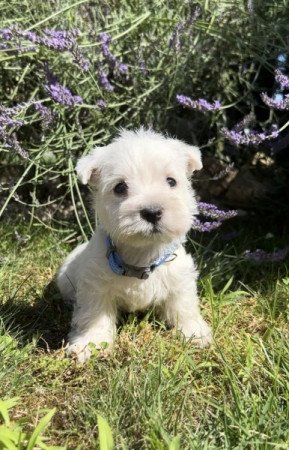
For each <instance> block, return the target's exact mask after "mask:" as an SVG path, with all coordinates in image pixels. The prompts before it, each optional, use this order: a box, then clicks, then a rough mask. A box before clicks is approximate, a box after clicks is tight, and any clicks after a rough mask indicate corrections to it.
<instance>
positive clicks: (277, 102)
mask: <svg viewBox="0 0 289 450" xmlns="http://www.w3.org/2000/svg"><path fill="white" fill-rule="evenodd" d="M261 98H262V100H263V102H264V103H265V105H267V106H269V108H273V109H278V110H280V111H284V110H288V109H289V94H286V95H285V96H283V95H281V96H280V97H279V96H278V97H277V96H276V98H275V99H273V98H271V97H269V96H268V95H267V94H266V92H262V93H261Z"/></svg>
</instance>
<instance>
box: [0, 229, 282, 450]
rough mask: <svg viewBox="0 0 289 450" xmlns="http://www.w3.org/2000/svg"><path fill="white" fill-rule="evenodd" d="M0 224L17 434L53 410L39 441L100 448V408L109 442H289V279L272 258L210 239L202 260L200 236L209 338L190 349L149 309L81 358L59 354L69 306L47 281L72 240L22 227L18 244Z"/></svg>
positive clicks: (5, 368)
mask: <svg viewBox="0 0 289 450" xmlns="http://www.w3.org/2000/svg"><path fill="white" fill-rule="evenodd" d="M1 228H2V229H1V236H2V239H1V251H0V254H1V256H2V260H3V261H2V266H1V271H0V277H1V278H0V286H1V287H0V294H1V310H0V311H1V316H2V321H1V327H0V352H1V358H0V391H1V397H2V398H4V399H8V398H13V397H15V396H17V397H19V399H20V400H19V401H18V403H17V405H16V406H15V407H14V408H13V409H12V410H11V411H10V414H11V415H12V418H14V420H16V421H19V420H22V419H23V418H25V425H24V428H25V431H26V432H28V433H29V432H31V430H33V429H34V428H35V426H36V424H37V421H38V420H39V414H40V416H41V417H42V415H43V410H45V411H47V410H50V409H53V408H56V413H55V415H54V417H53V418H52V421H51V424H50V426H49V427H48V428H47V429H46V431H45V436H46V437H47V439H48V440H47V441H46V444H47V445H48V444H49V445H58V446H65V447H67V448H68V449H85V450H87V449H94V448H99V444H98V415H99V414H100V415H101V416H102V417H103V418H105V419H106V420H107V422H108V424H109V425H110V427H111V430H112V433H113V439H114V443H115V448H118V449H138V448H141V449H156V450H162V449H169V448H170V449H177V448H180V449H247V448H248V449H276V448H277V449H278V448H280V449H288V448H289V431H288V420H289V408H288V399H289V340H288V337H289V336H288V334H289V333H288V316H289V309H288V298H289V278H288V276H287V275H286V270H285V269H283V268H282V266H281V265H279V267H277V268H274V266H269V267H268V265H267V267H265V268H264V267H263V268H254V267H251V271H250V270H248V263H246V264H245V263H244V262H243V263H242V262H241V263H240V262H239V260H240V259H239V258H237V257H236V256H234V251H235V252H236V249H237V247H238V245H240V241H239V243H238V242H237V243H236V245H234V246H232V245H230V248H226V246H224V248H225V250H223V251H222V252H221V251H219V252H218V251H216V250H215V249H214V247H213V246H212V247H211V252H212V253H211V258H208V257H207V258H206V252H204V249H202V245H203V244H204V242H203V243H202V245H201V244H200V243H199V244H198V245H196V248H197V258H198V259H199V261H200V264H201V269H202V270H203V269H204V270H205V272H207V274H205V272H204V274H203V276H202V277H201V279H200V291H201V296H202V305H203V312H204V315H205V316H206V317H207V319H208V320H209V321H210V322H211V324H212V325H213V328H214V335H215V342H214V345H213V346H212V347H211V348H210V349H206V350H198V349H197V348H195V347H194V346H193V345H192V344H191V343H185V342H183V341H182V340H181V338H180V337H179V336H177V335H176V334H175V333H174V331H171V330H167V329H165V327H164V326H163V324H160V323H159V322H158V321H157V319H156V318H155V317H154V314H153V313H152V312H148V313H147V315H144V316H138V317H136V316H135V315H129V316H128V317H127V318H126V320H125V321H124V323H123V325H122V326H121V327H120V330H119V335H118V337H117V341H116V344H115V348H114V351H113V353H112V355H111V356H110V357H106V358H104V357H101V358H100V357H98V356H97V354H96V355H94V356H93V357H92V359H91V360H90V361H89V363H88V364H86V365H85V366H79V365H77V364H76V363H75V362H74V361H71V360H69V359H67V358H65V355H64V351H63V342H64V339H65V336H66V333H67V331H68V328H69V318H70V312H69V311H68V310H67V309H66V308H65V307H64V306H63V305H62V303H61V300H60V297H59V294H58V293H57V290H56V288H55V286H53V283H51V282H52V281H53V276H54V274H55V271H56V270H57V267H58V265H59V264H60V262H61V261H62V259H63V257H64V255H65V254H66V253H67V252H68V251H69V248H70V247H69V246H68V245H67V244H61V242H60V235H59V234H55V233H53V232H47V231H45V232H43V229H41V228H32V229H30V230H29V234H30V239H29V240H28V241H27V242H26V244H23V243H20V242H19V241H18V240H17V239H15V237H14V231H13V228H12V225H9V224H6V225H4V224H3V225H2V226H1ZM19 232H21V233H22V234H26V233H27V232H28V231H27V230H26V229H23V228H22V229H21V230H20V231H19ZM244 233H245V234H246V230H244ZM215 241H216V239H215ZM73 245H75V244H73ZM206 248H207V249H208V248H209V246H207V247H206ZM215 248H216V245H215ZM234 249H235V250H234ZM206 260H207V261H209V262H210V267H209V270H206ZM222 266H224V268H227V269H226V270H224V273H223V274H221V270H220V267H222ZM202 273H203V272H202ZM254 274H255V275H254ZM249 275H250V276H249ZM228 280H229V281H228ZM248 280H249V281H248ZM247 281H248V282H247ZM4 448H5V447H4Z"/></svg>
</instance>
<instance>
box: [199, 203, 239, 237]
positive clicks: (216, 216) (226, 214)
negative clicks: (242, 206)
mask: <svg viewBox="0 0 289 450" xmlns="http://www.w3.org/2000/svg"><path fill="white" fill-rule="evenodd" d="M198 210H199V214H200V215H201V216H204V217H208V218H209V219H213V220H212V221H210V222H208V221H204V220H200V219H199V218H197V217H194V219H193V224H192V228H193V229H194V230H196V231H200V232H205V233H207V232H210V231H213V230H215V229H216V228H219V226H221V225H222V222H223V221H224V220H227V219H231V218H232V217H235V216H236V215H237V211H234V210H230V211H222V210H220V209H219V208H218V207H217V206H216V205H212V204H211V203H205V202H198Z"/></svg>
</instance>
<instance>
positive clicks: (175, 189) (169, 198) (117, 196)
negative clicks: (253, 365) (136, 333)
mask: <svg viewBox="0 0 289 450" xmlns="http://www.w3.org/2000/svg"><path fill="white" fill-rule="evenodd" d="M201 167H202V161H201V154H200V151H199V149H198V148H197V147H193V146H190V145H187V144H185V143H183V142H181V141H179V140H176V139H172V138H167V137H164V136H163V135H161V134H158V133H155V132H153V131H152V130H144V129H140V130H137V131H122V132H121V133H120V135H119V137H117V138H116V139H114V140H113V141H112V143H111V144H109V145H107V146H106V147H97V148H95V149H94V150H93V151H92V152H91V153H90V154H89V155H87V156H83V157H82V158H80V160H79V161H78V163H77V166H76V171H77V173H78V176H79V178H80V181H81V182H82V183H83V184H87V183H89V184H90V185H91V186H92V187H93V205H94V208H95V212H96V223H99V225H97V226H96V229H95V233H94V235H93V236H92V238H91V240H90V241H89V242H86V243H84V244H81V245H79V246H78V247H77V248H76V249H75V250H73V251H72V252H71V253H70V254H69V255H68V257H67V259H66V260H65V262H64V264H63V265H62V267H61V268H60V271H59V273H58V277H57V283H58V287H59V289H60V291H61V294H62V296H63V298H64V300H66V301H71V302H73V304H74V311H73V319H72V329H71V332H70V334H69V344H68V349H67V352H68V354H74V355H75V356H76V358H77V359H78V360H79V361H80V362H84V361H85V360H86V359H88V358H89V357H90V350H89V346H88V344H89V343H93V344H95V345H96V347H98V348H100V347H101V346H102V345H103V343H104V342H106V343H108V344H109V345H111V344H112V343H113V340H114V337H115V334H116V322H117V318H118V314H119V312H120V311H123V310H125V311H139V310H144V309H146V308H148V307H149V306H152V305H153V306H155V307H156V310H157V311H158V312H159V314H160V316H161V318H162V319H163V320H165V321H166V322H167V324H168V325H170V326H175V327H177V329H179V330H180V331H181V332H182V333H183V335H184V336H185V337H186V338H188V339H190V338H192V339H193V340H194V341H195V342H196V343H197V344H198V345H199V346H201V347H204V346H207V345H209V344H210V342H211V340H212V334H211V330H210V327H209V326H208V325H207V323H206V322H205V321H204V319H203V318H202V316H201V314H200V310H199V305H198V296H197V288H196V279H197V275H198V273H197V271H196V268H195V265H194V262H193V259H192V257H191V256H190V255H189V254H187V253H186V251H185V249H184V247H183V244H184V242H185V239H186V234H187V232H188V231H189V230H190V228H191V226H192V221H193V216H194V215H195V214H196V213H197V204H196V200H195V197H194V191H193V190H192V187H191V183H190V181H189V177H190V176H191V174H192V172H193V171H194V170H199V169H201Z"/></svg>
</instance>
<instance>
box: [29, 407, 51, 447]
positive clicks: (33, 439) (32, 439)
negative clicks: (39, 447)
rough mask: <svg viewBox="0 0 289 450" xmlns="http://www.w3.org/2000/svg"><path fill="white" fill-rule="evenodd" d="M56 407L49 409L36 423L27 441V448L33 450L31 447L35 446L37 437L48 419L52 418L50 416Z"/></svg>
mask: <svg viewBox="0 0 289 450" xmlns="http://www.w3.org/2000/svg"><path fill="white" fill-rule="evenodd" d="M55 411H56V409H55V408H54V409H52V410H51V411H49V412H48V413H47V414H46V416H44V417H43V418H42V419H41V420H40V422H39V424H38V425H37V427H36V428H35V430H34V431H33V433H32V435H31V437H30V439H29V442H28V444H27V450H33V447H34V446H35V444H36V442H37V439H38V438H39V436H40V434H41V433H42V432H43V431H44V429H45V428H46V427H47V425H48V424H49V422H50V420H51V419H52V417H53V416H54V414H55Z"/></svg>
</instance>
